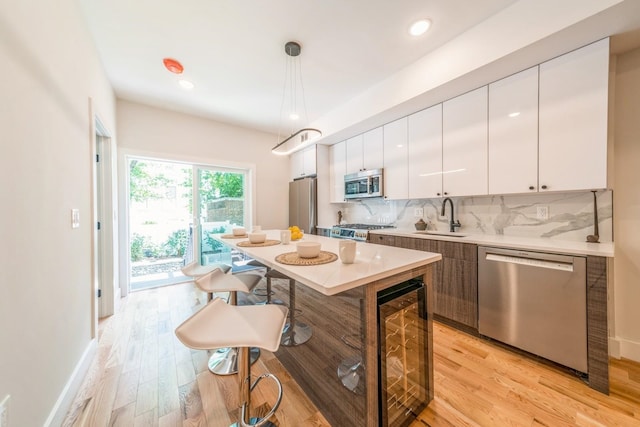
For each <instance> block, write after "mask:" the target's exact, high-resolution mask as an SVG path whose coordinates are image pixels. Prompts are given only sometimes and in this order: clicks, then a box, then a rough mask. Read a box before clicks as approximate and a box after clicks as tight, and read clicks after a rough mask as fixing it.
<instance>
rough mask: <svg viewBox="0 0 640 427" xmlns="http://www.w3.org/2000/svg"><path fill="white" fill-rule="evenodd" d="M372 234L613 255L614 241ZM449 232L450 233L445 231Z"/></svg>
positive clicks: (403, 232) (393, 231)
mask: <svg viewBox="0 0 640 427" xmlns="http://www.w3.org/2000/svg"><path fill="white" fill-rule="evenodd" d="M369 233H370V234H372V235H388V236H401V237H416V238H419V239H430V240H446V241H450V242H458V243H475V244H477V245H481V246H494V247H500V248H514V249H524V250H531V251H539V252H553V253H563V254H571V255H592V256H601V257H609V258H612V257H613V243H610V242H609V243H587V242H575V241H569V240H558V239H550V238H545V237H518V236H497V235H489V234H467V233H460V232H456V233H450V235H438V234H417V233H416V231H415V230H402V229H396V228H392V229H382V230H371V231H369ZM444 234H448V233H444ZM455 235H458V236H460V235H463V236H464V237H456V236H455Z"/></svg>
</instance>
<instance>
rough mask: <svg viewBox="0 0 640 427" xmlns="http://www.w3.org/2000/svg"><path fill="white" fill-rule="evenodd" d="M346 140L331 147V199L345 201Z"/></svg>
mask: <svg viewBox="0 0 640 427" xmlns="http://www.w3.org/2000/svg"><path fill="white" fill-rule="evenodd" d="M346 145H347V142H346V141H342V142H339V143H337V144H334V145H332V146H331V147H329V201H330V202H331V203H342V202H344V176H345V175H346V173H347V168H346V162H345V160H346Z"/></svg>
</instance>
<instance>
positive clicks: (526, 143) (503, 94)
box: [489, 66, 538, 194]
mask: <svg viewBox="0 0 640 427" xmlns="http://www.w3.org/2000/svg"><path fill="white" fill-rule="evenodd" d="M530 191H534V192H535V191H538V67H537V66H536V67H533V68H529V69H527V70H524V71H521V72H519V73H517V74H514V75H512V76H510V77H507V78H505V79H502V80H498V81H497V82H495V83H492V84H490V85H489V193H490V194H510V193H526V192H530Z"/></svg>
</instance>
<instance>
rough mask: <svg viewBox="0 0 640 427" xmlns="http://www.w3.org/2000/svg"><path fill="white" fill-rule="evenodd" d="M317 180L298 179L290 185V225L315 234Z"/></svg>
mask: <svg viewBox="0 0 640 427" xmlns="http://www.w3.org/2000/svg"><path fill="white" fill-rule="evenodd" d="M316 206H317V198H316V178H303V179H297V180H295V181H292V182H290V183H289V225H297V226H298V227H300V230H302V231H304V232H305V233H309V234H315V232H316V225H317V213H316V212H317V208H316Z"/></svg>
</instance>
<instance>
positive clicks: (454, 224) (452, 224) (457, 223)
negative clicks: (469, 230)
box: [440, 197, 462, 233]
mask: <svg viewBox="0 0 640 427" xmlns="http://www.w3.org/2000/svg"><path fill="white" fill-rule="evenodd" d="M447 201H449V204H450V205H451V217H450V218H449V232H451V233H454V232H455V231H456V227H462V224H460V221H457V220H454V219H453V201H452V200H451V199H450V198H448V197H447V198H445V199H444V200H443V201H442V210H441V211H440V216H444V213H445V207H446V205H447Z"/></svg>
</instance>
